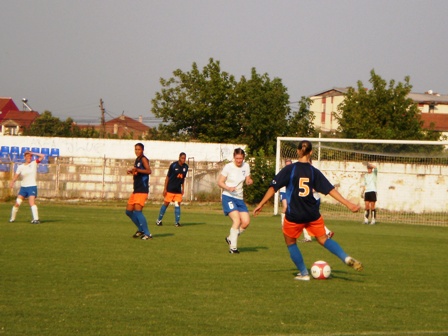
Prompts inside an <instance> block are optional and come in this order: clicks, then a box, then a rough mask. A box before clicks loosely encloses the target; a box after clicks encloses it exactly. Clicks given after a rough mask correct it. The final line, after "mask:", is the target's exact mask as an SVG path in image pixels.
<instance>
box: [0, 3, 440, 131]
mask: <svg viewBox="0 0 448 336" xmlns="http://www.w3.org/2000/svg"><path fill="white" fill-rule="evenodd" d="M447 15H448V1H446V0H426V1H423V0H421V1H416V0H371V1H366V0H339V1H335V0H313V1H309V0H306V1H305V0H160V1H155V0H141V1H140V0H126V1H123V0H2V2H1V10H0V24H1V29H0V43H1V44H0V45H1V47H0V97H11V98H13V100H14V102H15V103H16V105H17V107H18V108H19V109H22V98H26V99H27V100H28V105H29V106H30V107H32V108H33V109H34V110H36V111H38V112H40V113H43V112H44V111H50V112H52V114H53V116H56V117H58V118H60V119H61V120H65V119H66V118H68V117H71V118H73V119H74V120H75V121H77V122H78V123H90V124H98V123H99V121H100V117H101V112H100V108H99V102H100V99H102V100H103V102H104V107H105V109H106V120H110V119H113V118H116V117H118V116H120V115H121V114H123V113H124V114H125V115H127V116H129V117H132V118H138V117H139V116H142V117H143V121H144V123H146V124H148V125H149V126H155V125H157V123H158V121H157V119H155V117H154V116H153V115H152V114H151V112H150V111H151V100H152V99H153V98H154V96H155V93H156V92H159V91H160V90H161V88H162V87H161V85H160V78H165V79H168V78H170V77H172V75H173V71H174V70H176V69H181V70H182V71H183V72H188V71H190V70H191V69H192V64H193V63H194V62H195V63H196V64H197V65H198V67H199V68H200V69H202V68H203V67H205V66H206V65H207V64H208V62H209V59H210V58H213V59H214V60H216V61H219V62H220V65H221V70H222V71H226V72H228V73H230V74H233V75H234V76H235V77H236V79H237V80H239V79H240V78H241V76H246V77H249V76H250V73H251V69H252V68H256V70H257V73H259V74H265V73H267V74H268V75H269V78H271V79H273V78H280V79H281V80H282V83H283V85H285V87H286V88H287V89H288V93H289V96H290V100H291V102H296V101H298V100H300V98H301V97H302V96H310V95H313V94H315V93H318V92H322V91H325V90H328V89H331V88H333V87H347V86H355V87H356V86H357V82H358V81H362V82H363V84H364V85H365V86H367V87H368V86H369V82H368V81H369V78H370V71H371V70H372V69H374V70H375V72H376V73H377V74H378V75H380V76H381V77H382V78H383V79H385V80H386V81H388V82H389V81H390V80H395V81H396V82H403V81H404V79H405V77H406V76H410V82H411V84H412V86H413V90H412V91H413V92H419V93H422V92H425V91H428V90H433V91H434V92H438V93H441V94H448V24H447V23H446V22H447Z"/></svg>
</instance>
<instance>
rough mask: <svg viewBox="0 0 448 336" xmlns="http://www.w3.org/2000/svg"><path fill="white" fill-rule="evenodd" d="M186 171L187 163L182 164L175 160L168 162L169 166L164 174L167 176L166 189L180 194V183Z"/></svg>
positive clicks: (181, 183) (182, 182) (183, 179)
mask: <svg viewBox="0 0 448 336" xmlns="http://www.w3.org/2000/svg"><path fill="white" fill-rule="evenodd" d="M187 173H188V165H187V164H186V163H184V164H183V165H180V164H179V161H175V162H173V163H172V164H170V168H169V169H168V173H167V174H166V176H167V177H168V185H167V187H166V191H167V192H170V193H173V194H181V193H182V185H183V184H184V181H185V178H186V177H187Z"/></svg>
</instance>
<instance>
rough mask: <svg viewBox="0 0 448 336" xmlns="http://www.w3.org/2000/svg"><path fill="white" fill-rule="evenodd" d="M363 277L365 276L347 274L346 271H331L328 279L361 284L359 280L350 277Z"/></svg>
mask: <svg viewBox="0 0 448 336" xmlns="http://www.w3.org/2000/svg"><path fill="white" fill-rule="evenodd" d="M354 276H355V277H365V276H366V275H365V274H362V273H359V272H356V273H355V272H348V271H341V270H331V276H330V279H338V280H345V281H354V282H362V279H361V278H357V279H355V278H352V277H354Z"/></svg>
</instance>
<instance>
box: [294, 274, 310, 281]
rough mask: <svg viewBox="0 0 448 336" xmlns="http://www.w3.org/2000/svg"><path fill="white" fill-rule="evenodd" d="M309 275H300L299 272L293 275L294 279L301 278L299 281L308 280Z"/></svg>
mask: <svg viewBox="0 0 448 336" xmlns="http://www.w3.org/2000/svg"><path fill="white" fill-rule="evenodd" d="M310 279H311V278H310V276H309V275H308V274H306V275H302V274H301V273H300V272H299V273H297V275H296V276H295V277H294V280H301V281H310Z"/></svg>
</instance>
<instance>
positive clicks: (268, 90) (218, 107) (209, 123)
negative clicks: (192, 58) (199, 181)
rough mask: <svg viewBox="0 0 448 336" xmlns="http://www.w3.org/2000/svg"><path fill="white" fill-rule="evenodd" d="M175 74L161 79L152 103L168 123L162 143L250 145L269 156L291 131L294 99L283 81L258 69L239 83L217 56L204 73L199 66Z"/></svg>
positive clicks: (161, 132) (161, 131)
mask: <svg viewBox="0 0 448 336" xmlns="http://www.w3.org/2000/svg"><path fill="white" fill-rule="evenodd" d="M173 75H174V77H172V78H170V79H160V84H161V85H162V89H161V91H160V92H158V93H156V95H155V98H154V99H153V100H152V109H151V111H152V113H153V114H154V115H155V116H156V117H158V118H162V120H163V124H162V125H160V126H159V128H158V133H157V135H156V136H157V138H158V139H161V140H162V139H163V140H183V141H188V140H197V141H203V142H227V143H245V144H247V145H249V147H250V148H251V150H253V151H257V150H258V149H263V150H265V151H266V152H269V151H272V150H273V149H275V143H276V137H277V136H280V135H283V134H284V133H285V130H286V118H287V116H288V115H289V112H290V108H289V96H288V94H287V89H286V87H285V86H284V85H283V84H282V82H281V80H280V79H278V78H274V79H273V80H271V79H270V78H269V76H268V75H267V74H264V75H259V74H258V73H257V71H256V69H255V68H253V69H252V72H251V77H250V78H249V79H246V78H245V77H242V78H241V80H240V81H239V82H237V81H236V80H235V78H234V76H233V75H230V74H229V73H227V72H225V71H222V70H221V66H220V63H219V61H215V60H213V59H212V58H211V59H210V60H209V63H208V64H207V66H205V67H204V68H203V69H202V71H200V70H199V68H198V66H197V64H196V63H193V66H192V70H191V71H189V72H183V71H182V70H180V69H178V70H176V71H174V72H173Z"/></svg>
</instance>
